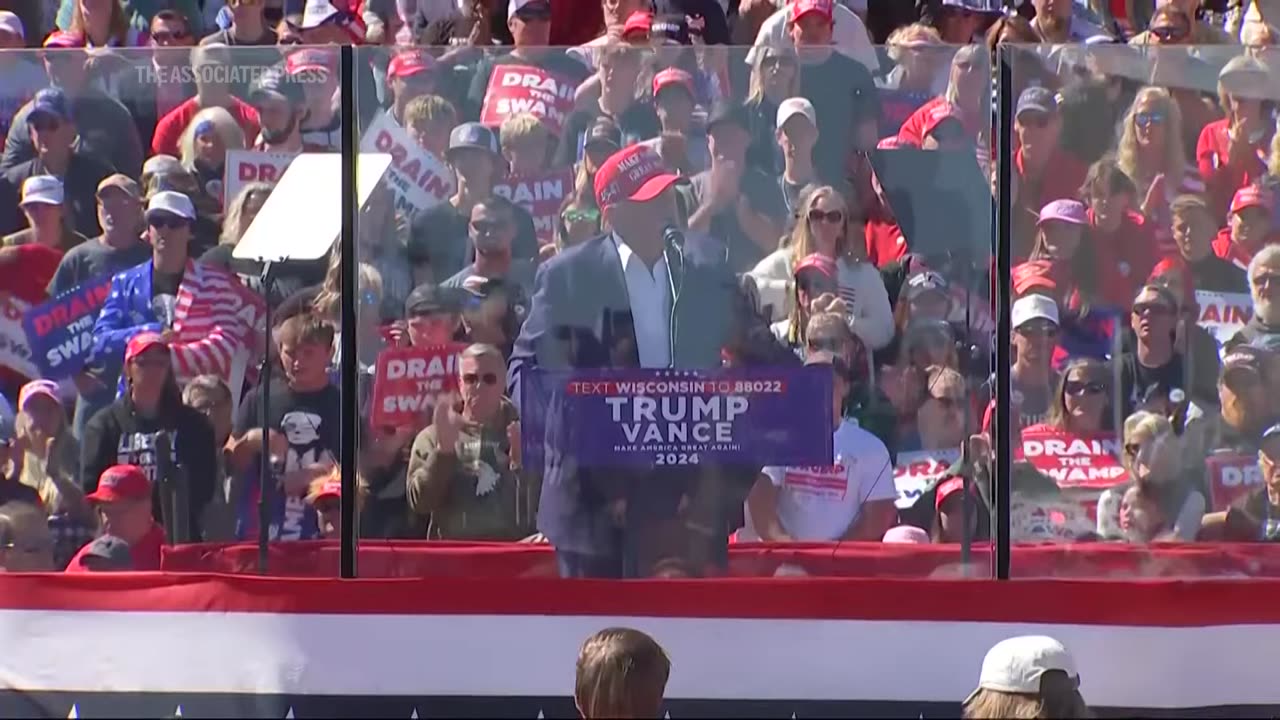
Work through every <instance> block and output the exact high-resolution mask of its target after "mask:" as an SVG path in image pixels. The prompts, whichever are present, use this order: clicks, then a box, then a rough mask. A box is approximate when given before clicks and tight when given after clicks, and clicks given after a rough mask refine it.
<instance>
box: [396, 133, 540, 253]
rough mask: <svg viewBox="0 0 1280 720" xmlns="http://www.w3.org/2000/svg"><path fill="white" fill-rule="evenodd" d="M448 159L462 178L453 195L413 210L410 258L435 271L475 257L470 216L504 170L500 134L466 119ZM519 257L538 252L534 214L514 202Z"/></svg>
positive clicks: (514, 241) (451, 142)
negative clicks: (425, 208)
mask: <svg viewBox="0 0 1280 720" xmlns="http://www.w3.org/2000/svg"><path fill="white" fill-rule="evenodd" d="M444 159H445V162H447V163H448V164H449V168H450V169H451V170H453V173H454V177H455V178H456V179H457V186H458V189H457V191H455V192H454V194H453V197H450V198H449V199H448V200H447V201H445V202H442V203H440V204H438V205H435V206H434V207H432V208H430V209H428V210H426V211H423V212H419V213H417V214H415V215H414V217H413V219H412V220H411V221H410V223H409V242H408V253H409V261H410V262H412V263H413V264H414V266H415V267H426V266H429V267H430V269H431V273H432V275H433V276H435V277H445V278H447V277H452V276H453V275H455V274H457V273H459V272H462V271H463V269H464V268H466V267H467V266H468V263H469V262H470V261H471V260H472V258H473V253H474V248H473V247H472V244H471V239H470V238H471V236H470V222H471V214H472V212H473V211H474V209H475V206H476V205H477V204H479V203H482V202H484V201H486V200H488V199H489V198H491V197H493V196H494V195H493V187H494V185H495V184H496V183H497V182H498V180H499V179H500V178H501V177H502V175H503V172H504V170H503V168H504V163H505V161H504V160H503V158H502V155H500V154H499V153H498V137H497V134H496V133H494V131H493V130H492V129H490V128H487V127H485V126H484V125H481V124H480V123H476V122H469V123H462V124H461V125H459V126H457V127H455V128H454V129H453V132H451V133H450V134H449V149H448V151H446V152H445V155H444ZM511 221H512V226H513V228H514V232H515V234H514V236H513V238H512V252H513V255H514V257H517V258H525V259H532V258H534V257H537V254H538V238H537V235H536V233H535V230H534V227H533V217H532V216H530V215H529V211H528V210H526V209H524V208H522V207H520V206H519V205H512V206H511Z"/></svg>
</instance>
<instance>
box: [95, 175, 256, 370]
mask: <svg viewBox="0 0 1280 720" xmlns="http://www.w3.org/2000/svg"><path fill="white" fill-rule="evenodd" d="M144 217H145V221H146V225H147V230H146V237H147V241H148V242H149V243H150V244H151V259H150V260H148V261H147V262H145V263H143V264H141V265H138V266H136V267H133V268H130V269H128V270H125V271H124V272H121V273H119V274H117V275H116V276H115V277H114V278H112V280H111V291H110V293H109V294H108V296H107V301H106V303H105V304H104V305H103V307H102V312H101V313H100V314H99V315H98V320H97V322H96V323H95V324H94V326H93V351H92V353H91V355H90V357H89V359H88V363H87V367H89V368H93V369H94V370H95V374H96V375H97V376H98V377H100V378H104V379H109V380H110V381H111V382H112V384H114V380H115V378H116V377H117V376H118V375H119V372H120V363H121V362H122V358H123V356H124V350H125V347H126V345H127V343H128V342H129V340H130V338H132V337H133V336H134V335H137V334H138V333H140V332H153V333H160V334H161V335H162V337H163V339H164V340H165V341H166V342H168V343H170V344H171V346H172V349H173V361H174V370H175V372H177V373H178V376H179V379H180V380H183V381H185V380H186V379H188V378H190V377H191V376H193V375H196V374H202V373H205V372H211V371H212V372H216V373H217V374H219V375H220V376H222V377H223V378H226V377H227V376H228V374H229V372H230V368H229V365H230V362H231V358H232V357H234V355H235V354H236V352H237V351H238V350H239V341H238V340H236V339H234V338H236V337H239V336H240V334H241V333H242V332H243V331H244V328H243V327H241V325H240V323H242V322H243V319H240V318H237V317H235V316H234V315H231V314H230V311H229V310H228V309H227V308H225V307H223V306H219V307H218V308H217V309H216V310H213V311H212V312H211V313H210V314H209V316H208V317H207V318H202V319H201V321H199V322H197V323H195V324H192V325H189V326H187V327H186V328H184V329H183V331H181V332H176V331H175V329H174V320H175V319H176V313H177V309H176V308H177V298H178V295H179V289H180V288H186V290H187V291H188V292H189V293H190V294H191V296H192V298H193V303H192V305H193V307H194V306H195V305H197V304H201V303H203V302H204V298H206V297H208V296H210V295H215V294H218V293H227V292H233V290H232V287H231V284H233V283H235V282H236V280H235V279H234V278H233V277H232V276H231V275H229V274H228V273H226V272H225V271H222V270H220V269H218V268H216V267H212V266H209V265H205V264H204V263H195V262H192V261H191V257H190V255H189V248H190V244H191V238H192V225H193V223H194V222H195V218H196V211H195V207H194V206H193V205H192V203H191V200H190V198H188V197H187V196H186V195H183V194H182V193H178V192H172V191H161V192H158V193H156V194H154V195H152V197H151V199H150V200H149V201H148V203H147V210H146V214H145V216H144ZM209 305H212V303H210V304H209ZM108 387H111V385H108Z"/></svg>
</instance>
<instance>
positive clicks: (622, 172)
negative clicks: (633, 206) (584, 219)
mask: <svg viewBox="0 0 1280 720" xmlns="http://www.w3.org/2000/svg"><path fill="white" fill-rule="evenodd" d="M679 179H680V176H679V175H676V174H675V173H673V172H670V171H668V170H667V167H666V165H664V164H663V162H662V158H661V157H659V156H658V153H657V152H656V151H655V150H654V149H653V148H652V147H650V146H648V145H643V144H640V143H637V144H635V145H630V146H628V147H625V148H623V149H621V150H619V151H618V152H616V153H614V154H612V155H610V156H609V157H608V158H607V159H605V161H604V162H603V163H602V164H601V165H600V168H599V169H598V170H597V171H596V180H595V192H596V204H597V205H599V206H600V207H601V208H607V207H609V206H610V205H614V204H616V203H617V202H618V201H619V200H631V201H633V202H649V201H650V200H652V199H654V198H656V197H658V196H659V195H661V194H662V193H663V191H665V190H666V189H667V188H669V187H671V186H672V185H673V184H674V183H675V182H676V181H677V180H679Z"/></svg>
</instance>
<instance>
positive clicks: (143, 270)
mask: <svg viewBox="0 0 1280 720" xmlns="http://www.w3.org/2000/svg"><path fill="white" fill-rule="evenodd" d="M152 262H153V261H151V260H148V261H146V262H144V263H142V264H141V265H138V266H135V267H131V268H129V269H128V270H125V271H123V272H119V273H116V276H115V277H113V278H111V292H110V293H109V294H108V295H107V302H106V304H104V305H103V306H102V312H100V313H98V321H97V322H96V323H94V324H93V354H92V355H90V356H89V363H90V364H91V365H95V366H102V367H107V368H119V367H120V365H121V363H123V362H124V349H125V346H126V345H128V344H129V338H131V337H133V336H134V335H137V334H138V333H140V332H144V331H148V330H149V331H151V332H161V331H163V330H164V324H163V323H161V322H160V318H158V317H156V312H155V309H154V308H152V306H151V266H152Z"/></svg>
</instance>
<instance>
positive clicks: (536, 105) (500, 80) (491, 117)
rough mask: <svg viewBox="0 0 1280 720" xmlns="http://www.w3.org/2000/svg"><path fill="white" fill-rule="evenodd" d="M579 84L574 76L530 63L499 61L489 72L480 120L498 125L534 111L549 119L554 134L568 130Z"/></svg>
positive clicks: (546, 120)
mask: <svg viewBox="0 0 1280 720" xmlns="http://www.w3.org/2000/svg"><path fill="white" fill-rule="evenodd" d="M577 90H578V86H577V84H576V83H574V82H573V81H572V80H567V79H565V78H562V77H560V76H558V75H553V74H551V73H549V72H547V71H546V70H543V69H542V68H537V67H531V66H528V65H498V66H496V67H494V68H493V74H491V75H490V76H489V88H488V90H486V91H485V93H484V105H483V106H482V107H481V109H480V122H481V123H483V124H485V125H489V126H491V127H497V126H499V125H501V124H502V121H503V120H506V119H507V118H508V117H511V116H512V115H516V114H518V113H525V112H527V113H533V114H534V115H537V116H538V117H539V118H541V120H542V121H543V122H544V123H546V125H547V129H549V130H550V131H551V133H552V134H553V135H557V136H558V135H560V134H561V133H562V132H563V130H564V123H565V119H566V118H567V117H569V113H571V112H573V103H574V94H575V93H577Z"/></svg>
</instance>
